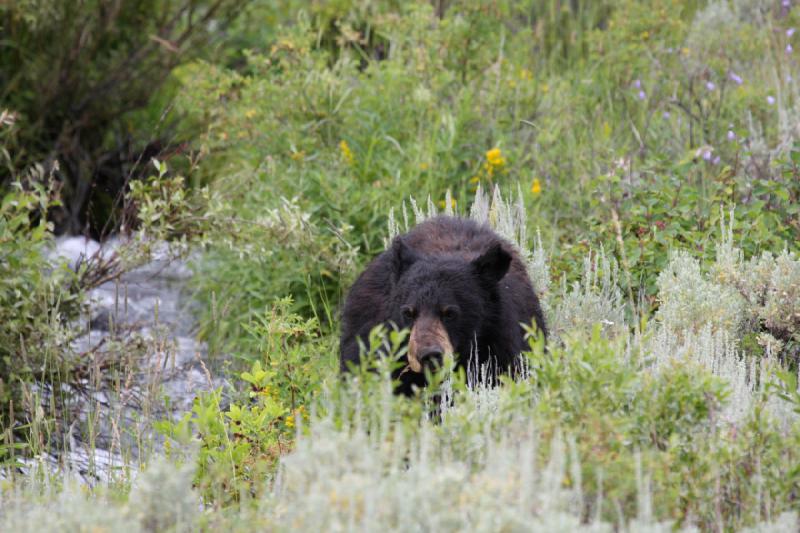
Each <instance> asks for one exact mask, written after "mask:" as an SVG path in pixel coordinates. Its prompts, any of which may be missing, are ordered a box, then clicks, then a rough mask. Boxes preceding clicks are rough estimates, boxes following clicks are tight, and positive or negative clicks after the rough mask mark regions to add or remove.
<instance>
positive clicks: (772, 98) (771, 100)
mask: <svg viewBox="0 0 800 533" xmlns="http://www.w3.org/2000/svg"><path fill="white" fill-rule="evenodd" d="M767 103H768V104H769V105H773V104H774V103H775V97H774V96H772V95H769V96H767Z"/></svg>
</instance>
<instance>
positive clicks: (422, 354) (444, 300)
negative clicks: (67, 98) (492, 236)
mask: <svg viewBox="0 0 800 533" xmlns="http://www.w3.org/2000/svg"><path fill="white" fill-rule="evenodd" d="M390 255H391V264H392V277H391V279H392V290H391V296H390V298H389V304H390V320H391V321H392V322H394V323H395V324H397V325H398V326H399V327H402V328H408V329H410V336H409V340H408V350H407V358H408V366H409V368H410V369H411V370H412V371H414V372H417V373H420V372H423V369H424V368H425V367H429V368H433V367H435V366H437V365H440V364H441V363H442V360H443V357H444V356H445V355H446V354H448V353H453V354H454V355H456V356H457V357H461V358H467V357H469V356H470V353H471V351H472V350H473V349H474V346H475V343H476V341H477V339H478V337H479V336H480V335H481V332H482V331H483V328H484V326H486V325H489V324H490V321H491V320H492V317H494V316H495V315H496V313H497V309H496V306H497V303H498V299H497V297H496V290H497V284H498V282H499V281H500V280H501V279H503V277H504V276H505V275H506V273H507V272H508V269H509V266H510V264H511V254H510V253H509V252H508V251H506V250H505V249H503V247H502V245H501V244H500V243H497V244H494V245H492V246H490V247H489V248H488V249H487V250H486V251H484V252H483V253H482V254H481V255H480V256H478V257H476V258H474V259H471V260H470V259H467V258H464V257H461V256H459V255H455V254H449V255H430V256H429V255H423V254H421V253H419V252H418V251H416V250H414V249H412V248H410V247H409V246H408V245H407V244H406V243H404V242H403V240H402V239H401V238H398V239H395V241H394V243H393V245H392V248H391V250H390Z"/></svg>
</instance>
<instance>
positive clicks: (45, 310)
mask: <svg viewBox="0 0 800 533" xmlns="http://www.w3.org/2000/svg"><path fill="white" fill-rule="evenodd" d="M40 172H41V171H40ZM39 177H40V178H41V175H40V176H39ZM47 183H48V181H47V180H46V179H44V180H43V179H36V177H35V176H32V177H31V179H30V180H28V181H26V182H25V183H24V184H23V183H21V182H16V183H15V184H14V186H13V190H12V191H10V192H8V193H7V194H5V195H4V196H3V197H2V203H1V204H0V405H2V406H3V408H2V410H0V427H2V428H3V431H4V440H5V443H6V444H8V443H9V442H11V443H13V439H14V437H13V434H12V432H13V431H14V429H15V427H14V426H15V422H16V418H17V417H19V418H22V416H21V415H23V414H24V413H26V412H28V413H32V412H33V411H34V410H35V409H34V405H33V399H32V397H31V396H30V390H28V389H26V388H25V384H27V383H30V382H31V381H34V380H41V381H43V382H46V383H53V384H59V383H60V382H61V381H62V379H63V377H64V375H65V374H66V373H68V372H66V371H65V370H66V368H67V367H66V361H65V359H64V357H63V351H64V345H65V343H66V341H67V339H68V338H69V330H68V329H67V328H65V324H64V320H65V319H66V318H68V317H70V316H72V315H74V313H75V311H76V309H77V306H78V305H79V304H80V294H79V292H77V291H74V290H71V289H70V288H71V287H74V286H75V285H76V283H75V282H76V281H77V280H76V277H75V275H74V274H73V273H71V272H69V271H68V270H67V269H65V268H55V269H51V270H47V269H43V268H42V264H43V263H44V261H45V259H44V256H43V252H44V247H45V246H46V245H47V243H48V241H49V238H50V224H49V223H48V222H47V220H46V216H47V211H48V209H49V208H50V207H51V206H52V205H53V204H54V203H55V199H54V191H53V189H52V188H51V187H49V186H48V185H47ZM65 289H66V290H65ZM26 393H27V394H26ZM15 410H16V411H15ZM15 415H16V416H15Z"/></svg>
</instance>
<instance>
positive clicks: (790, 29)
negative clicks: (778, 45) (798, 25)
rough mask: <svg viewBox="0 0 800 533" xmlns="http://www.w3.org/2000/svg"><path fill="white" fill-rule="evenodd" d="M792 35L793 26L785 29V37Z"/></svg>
mask: <svg viewBox="0 0 800 533" xmlns="http://www.w3.org/2000/svg"><path fill="white" fill-rule="evenodd" d="M792 35H794V28H789V29H788V30H786V36H787V37H791V36H792Z"/></svg>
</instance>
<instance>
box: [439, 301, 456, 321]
mask: <svg viewBox="0 0 800 533" xmlns="http://www.w3.org/2000/svg"><path fill="white" fill-rule="evenodd" d="M457 316H458V307H457V306H455V305H448V306H446V307H445V308H444V309H442V318H444V319H445V320H451V319H453V318H455V317H457Z"/></svg>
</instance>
